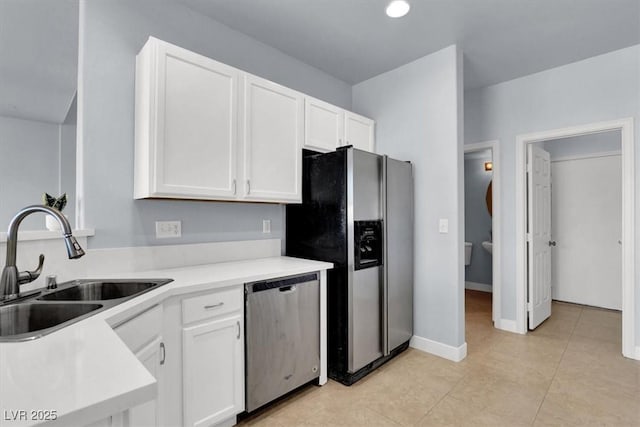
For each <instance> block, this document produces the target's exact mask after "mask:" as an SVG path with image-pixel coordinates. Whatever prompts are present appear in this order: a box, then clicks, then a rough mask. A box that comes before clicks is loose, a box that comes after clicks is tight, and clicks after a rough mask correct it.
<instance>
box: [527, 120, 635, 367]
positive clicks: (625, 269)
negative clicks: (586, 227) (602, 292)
mask: <svg viewBox="0 0 640 427" xmlns="http://www.w3.org/2000/svg"><path fill="white" fill-rule="evenodd" d="M607 131H614V132H618V135H619V137H620V144H621V153H620V159H621V163H622V177H621V186H622V201H621V208H622V218H621V222H622V227H621V234H620V238H619V239H618V238H616V239H615V240H616V243H617V240H620V243H619V246H620V249H621V280H620V282H621V286H620V288H621V289H620V294H621V300H622V304H621V308H622V353H623V355H624V356H626V357H631V358H638V356H639V355H637V354H635V348H634V330H633V328H634V314H635V312H634V310H635V300H634V282H633V280H634V279H633V278H634V265H633V260H634V258H633V256H634V255H633V252H634V246H633V238H634V236H635V232H634V180H635V171H634V164H633V161H634V158H633V120H632V119H624V120H616V121H611V122H602V123H595V124H589V125H584V126H576V127H571V128H565V129H558V130H552V131H545V132H539V133H533V134H527V135H520V136H518V137H517V139H516V298H517V307H516V309H517V310H516V312H517V318H516V323H517V325H516V326H517V330H518V332H520V333H526V331H527V324H528V321H527V318H528V317H529V313H530V312H532V313H534V316H533V317H535V316H536V310H538V312H537V315H538V317H539V315H540V313H541V312H542V311H543V310H544V307H543V305H540V304H539V303H540V301H542V299H543V298H542V297H540V295H542V293H538V294H536V292H538V290H537V289H535V288H531V287H529V286H533V285H534V284H536V280H538V279H535V280H532V274H535V273H532V272H536V271H538V270H540V271H542V272H544V268H541V269H538V266H537V265H535V264H534V266H533V267H532V268H531V269H530V268H529V263H530V258H531V256H530V255H533V254H535V255H536V256H538V255H540V256H541V258H540V259H543V258H544V254H543V252H544V251H543V250H540V249H539V248H542V247H543V246H544V245H543V244H542V243H545V242H542V243H540V244H539V245H538V249H536V248H535V247H534V245H535V243H534V242H535V238H534V237H533V233H535V232H536V230H529V229H528V227H529V225H528V218H529V217H531V211H530V210H529V211H528V210H527V207H528V200H527V194H528V191H527V188H529V189H531V187H532V185H535V184H536V182H533V181H536V179H538V178H536V177H535V173H532V174H530V175H527V173H526V172H527V153H529V154H531V152H532V151H534V150H535V147H536V146H537V147H538V148H539V146H540V145H541V144H544V143H545V142H547V141H551V140H557V139H563V138H569V137H577V136H583V135H593V134H596V133H602V132H607ZM532 182H533V183H532ZM541 188H542V187H541ZM552 243H553V241H552V240H551V239H549V245H552ZM541 254H542V255H541ZM540 265H544V262H540ZM545 274H546V273H545ZM541 275H542V273H541V274H538V276H537V277H538V278H539V277H540V276H541ZM550 280H551V278H550V275H549V284H550ZM538 282H540V280H538ZM536 286H538V285H536ZM549 289H550V288H549ZM528 294H532V297H533V298H531V299H529V298H528ZM550 298H551V295H550V293H549V304H550ZM536 305H537V306H536ZM537 321H539V319H538V320H537Z"/></svg>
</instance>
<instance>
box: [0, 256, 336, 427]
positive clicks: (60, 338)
mask: <svg viewBox="0 0 640 427" xmlns="http://www.w3.org/2000/svg"><path fill="white" fill-rule="evenodd" d="M332 267H333V265H332V264H330V263H326V262H318V261H310V260H304V259H298V258H289V257H273V258H260V259H252V260H244V261H234V262H224V263H218V264H207V265H197V266H189V267H181V268H173V269H166V270H153V271H145V272H136V273H126V274H118V275H115V274H114V275H113V276H112V277H120V278H150V279H151V278H171V279H174V281H173V282H172V283H170V284H168V285H165V286H162V287H160V288H158V289H155V290H153V291H151V292H147V293H145V294H143V295H141V296H139V297H136V298H134V299H132V300H129V301H127V302H125V303H123V304H120V305H117V306H115V307H113V308H111V309H109V310H105V311H103V312H101V313H98V314H96V315H94V316H92V317H89V318H87V319H85V320H82V321H80V322H78V323H75V324H73V325H70V326H68V327H66V328H63V329H61V330H59V331H56V332H54V333H52V334H49V335H46V336H44V337H42V338H38V339H36V340H33V341H27V342H7V343H0V426H11V427H14V426H28V425H34V424H37V423H38V422H40V421H38V420H37V419H33V417H32V415H38V414H32V413H31V411H32V410H33V411H56V414H57V420H56V421H54V422H53V423H51V425H60V426H63V425H64V426H69V425H82V424H89V423H90V422H93V421H95V420H99V419H101V418H106V417H108V416H110V415H111V414H114V413H118V412H122V411H124V410H125V409H127V408H130V407H132V406H136V405H137V404H140V403H143V402H145V401H148V400H150V399H152V398H153V397H154V396H155V394H156V381H155V379H154V378H153V376H152V375H151V374H150V373H149V372H148V371H147V370H146V369H145V368H144V366H143V365H142V364H141V363H140V362H139V361H138V360H137V359H136V357H135V356H134V355H133V353H131V351H130V350H129V349H128V348H127V347H126V346H125V344H124V343H123V342H122V341H121V340H120V338H119V337H118V335H117V334H116V333H115V332H114V331H113V330H112V328H111V326H112V325H115V324H118V323H120V322H122V321H124V320H126V319H128V318H129V317H131V316H133V315H135V314H136V313H138V312H141V311H143V310H145V309H146V308H148V307H151V306H153V305H155V304H158V303H160V302H162V301H164V300H165V299H167V298H169V297H172V296H175V295H181V294H187V293H192V292H198V291H206V290H214V289H216V288H221V287H225V286H230V285H238V284H242V283H246V282H252V281H256V280H265V279H271V278H275V277H280V276H288V275H294V274H301V273H307V272H312V271H318V270H325V269H330V268H332ZM20 411H25V412H20ZM15 418H17V419H15Z"/></svg>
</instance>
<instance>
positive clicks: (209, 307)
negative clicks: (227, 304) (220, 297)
mask: <svg viewBox="0 0 640 427" xmlns="http://www.w3.org/2000/svg"><path fill="white" fill-rule="evenodd" d="M223 305H224V302H219V303H217V304H213V305H205V306H204V309H205V310H211V309H212V308H218V307H222V306H223Z"/></svg>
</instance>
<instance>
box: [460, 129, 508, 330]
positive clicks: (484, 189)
mask: <svg viewBox="0 0 640 427" xmlns="http://www.w3.org/2000/svg"><path fill="white" fill-rule="evenodd" d="M464 155H465V181H466V180H467V179H468V178H470V176H469V175H471V174H474V175H476V176H477V178H478V179H477V180H476V184H477V185H474V186H472V187H470V186H469V185H467V184H466V183H465V190H464V191H465V199H466V198H467V195H468V194H467V192H469V191H473V192H474V193H478V194H475V195H474V196H477V197H474V199H477V200H476V201H477V203H475V205H477V206H475V207H474V208H473V209H476V210H477V211H478V212H477V214H478V215H482V216H485V218H484V219H483V220H480V221H476V222H474V224H473V228H474V229H473V230H470V228H471V227H469V226H467V224H466V223H467V222H468V221H467V220H468V218H467V216H468V215H470V214H471V213H470V212H467V206H466V205H467V203H466V201H465V243H466V242H468V243H471V248H470V249H471V257H470V258H471V259H470V264H469V265H465V288H466V289H471V290H473V291H481V292H487V291H490V292H491V318H492V320H493V323H494V326H495V327H501V326H500V325H498V324H497V323H499V322H500V319H501V316H500V295H501V292H500V291H501V287H500V284H501V281H500V277H501V270H500V236H501V232H500V227H501V222H500V216H501V203H500V189H501V183H500V171H501V169H500V152H499V144H498V141H487V142H480V143H474V144H466V145H465V146H464ZM467 160H468V162H467ZM471 165H472V166H471ZM467 166H471V167H473V168H474V169H477V170H474V171H470V170H467ZM487 169H489V170H487ZM489 184H490V185H489ZM483 209H484V210H483ZM467 232H470V233H471V234H468V233H467ZM469 240H471V241H470V242H469ZM465 249H467V245H466V244H465ZM474 257H475V258H474ZM465 264H466V263H465ZM486 282H490V284H489V283H486ZM489 285H490V286H489ZM502 328H503V329H504V327H502Z"/></svg>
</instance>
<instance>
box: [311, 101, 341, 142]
mask: <svg viewBox="0 0 640 427" xmlns="http://www.w3.org/2000/svg"><path fill="white" fill-rule="evenodd" d="M343 134H344V110H343V109H342V108H340V107H336V106H335V105H331V104H328V103H326V102H324V101H320V100H318V99H315V98H311V97H308V96H307V97H305V100H304V148H307V149H309V150H314V151H320V152H328V151H333V150H335V149H336V147H339V146H341V145H344V144H343V143H342V141H343Z"/></svg>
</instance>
